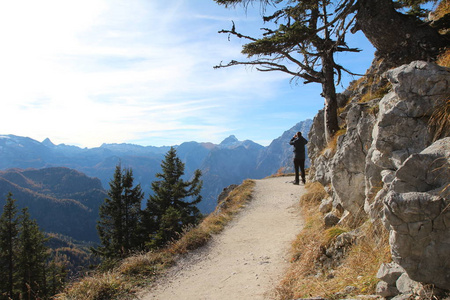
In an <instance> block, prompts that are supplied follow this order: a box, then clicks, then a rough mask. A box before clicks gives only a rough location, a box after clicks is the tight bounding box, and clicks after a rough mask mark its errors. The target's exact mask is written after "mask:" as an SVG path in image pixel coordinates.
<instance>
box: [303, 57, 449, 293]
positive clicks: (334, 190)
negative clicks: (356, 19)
mask: <svg viewBox="0 0 450 300" xmlns="http://www.w3.org/2000/svg"><path fill="white" fill-rule="evenodd" d="M449 85H450V69H449V68H445V67H440V66H438V65H435V64H432V63H427V62H423V61H414V62H412V63H410V64H408V65H403V66H400V67H398V68H395V69H389V66H387V65H384V63H383V62H379V61H374V63H373V65H372V66H371V68H370V69H369V70H368V72H367V74H366V76H365V77H363V79H361V80H359V81H358V82H355V83H353V84H352V85H351V87H350V88H349V89H347V90H346V91H345V92H344V93H342V94H341V95H340V97H339V106H340V110H339V111H340V123H341V124H340V125H341V130H340V131H339V132H338V133H337V134H336V137H335V140H334V141H325V135H324V128H323V123H324V122H323V112H319V114H318V115H317V116H316V118H315V119H314V122H313V125H312V128H311V131H310V134H309V140H310V145H309V148H308V152H309V157H310V159H311V172H310V177H311V178H310V179H311V180H317V181H319V182H320V183H321V184H323V185H324V186H325V187H326V189H327V191H328V193H329V195H330V198H331V199H330V198H329V199H324V200H323V203H324V205H323V206H322V207H327V205H325V203H329V202H332V206H330V205H328V207H329V208H328V209H324V210H323V212H324V213H328V214H333V215H334V216H336V217H337V218H336V222H337V221H338V220H339V224H345V225H346V226H350V227H351V228H357V227H358V226H359V225H360V224H362V222H364V221H366V220H368V219H370V220H371V221H372V222H376V221H381V222H379V223H380V224H381V223H382V224H384V226H385V227H386V228H387V230H388V231H389V235H390V238H389V243H390V247H391V254H392V260H393V263H391V264H388V265H383V266H382V268H380V272H379V278H381V279H382V281H381V282H380V283H379V287H378V292H379V293H380V294H381V295H383V296H385V297H389V296H394V295H395V294H398V293H413V292H418V290H420V289H421V287H422V286H423V284H429V285H430V284H431V285H433V286H434V287H435V288H440V289H443V290H449V289H450V255H449V253H450V197H449V194H450V192H449V186H450V185H449V184H450V138H449V137H446V136H448V128H447V129H445V128H444V130H439V131H436V126H437V127H439V125H440V124H434V125H433V124H431V122H430V119H432V115H433V114H434V113H436V112H441V113H442V109H443V108H444V106H445V105H447V106H448V102H449V100H448V99H449V96H450V93H449ZM447 114H448V113H447ZM444 118H446V119H447V122H448V118H449V116H448V115H447V116H446V117H444ZM441 129H442V128H441ZM436 132H437V133H436ZM399 270H400V271H399ZM387 274H388V275H387ZM405 278H406V279H407V283H406V284H405V283H404V282H405ZM402 283H403V284H402Z"/></svg>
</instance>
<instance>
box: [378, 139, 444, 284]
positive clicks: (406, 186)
mask: <svg viewBox="0 0 450 300" xmlns="http://www.w3.org/2000/svg"><path fill="white" fill-rule="evenodd" d="M449 178H450V138H445V139H442V140H439V141H437V142H435V143H434V144H433V145H431V146H430V147H428V148H427V149H425V150H424V151H422V152H420V153H419V154H414V155H411V156H410V157H409V158H408V159H407V160H406V161H405V162H404V164H403V165H402V166H401V167H400V168H399V169H398V170H397V172H396V177H395V179H394V180H393V183H392V185H391V191H390V192H389V193H388V195H387V196H386V198H385V200H384V201H385V202H384V203H385V207H384V215H385V218H386V219H387V222H386V223H388V224H389V225H390V226H389V229H390V244H391V252H392V258H393V260H394V261H395V262H397V263H398V264H399V265H401V266H402V267H403V268H404V269H405V270H406V271H407V273H408V275H409V277H410V278H411V279H413V280H415V281H420V282H425V283H433V284H435V285H436V286H437V287H440V288H443V289H448V287H450V256H449V251H450V250H449V249H450V199H449V197H448V193H449V191H448V190H447V189H446V188H447V187H448V184H449Z"/></svg>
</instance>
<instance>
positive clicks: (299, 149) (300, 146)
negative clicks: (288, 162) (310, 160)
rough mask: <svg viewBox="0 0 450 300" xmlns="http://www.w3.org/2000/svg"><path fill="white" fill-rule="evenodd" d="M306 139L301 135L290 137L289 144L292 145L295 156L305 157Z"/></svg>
mask: <svg viewBox="0 0 450 300" xmlns="http://www.w3.org/2000/svg"><path fill="white" fill-rule="evenodd" d="M307 143H308V141H307V140H306V139H305V138H304V137H303V136H299V137H297V138H292V139H291V141H290V142H289V144H291V145H292V146H294V155H295V158H298V159H305V145H306V144H307Z"/></svg>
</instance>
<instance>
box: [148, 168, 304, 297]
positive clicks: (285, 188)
mask: <svg viewBox="0 0 450 300" xmlns="http://www.w3.org/2000/svg"><path fill="white" fill-rule="evenodd" d="M292 179H293V177H274V178H266V179H261V180H255V182H256V185H255V188H254V191H253V197H252V200H250V202H249V203H248V204H247V205H246V206H245V207H244V208H242V210H241V211H240V212H239V213H238V214H237V215H236V216H235V217H234V220H232V221H231V222H230V223H229V224H228V225H227V226H226V227H225V229H224V230H223V231H222V232H221V233H219V234H218V235H215V236H213V238H212V239H211V240H210V241H209V242H208V244H207V245H206V246H205V247H202V248H200V249H197V250H195V251H192V252H191V253H189V254H187V255H186V256H185V257H183V258H181V259H180V260H178V261H177V263H176V265H175V266H174V267H172V268H171V269H169V271H168V272H167V274H165V275H163V276H162V277H161V278H160V279H158V280H157V281H156V283H155V284H154V285H153V286H151V287H150V289H149V290H148V291H147V292H146V293H145V294H143V295H142V296H141V298H140V299H141V300H155V299H157V300H180V299H185V300H206V299H208V300H220V299H227V300H228V299H252V300H257V299H273V291H274V288H275V287H276V286H277V285H278V283H279V281H280V280H281V278H282V276H283V275H284V272H285V271H286V268H287V267H288V265H289V262H288V260H289V249H290V245H291V242H292V241H293V240H294V239H295V236H296V235H297V234H298V233H299V232H300V230H301V228H302V226H303V225H302V221H301V218H300V215H299V207H298V205H299V204H298V203H299V199H300V196H301V195H302V194H303V193H304V191H305V189H304V186H302V185H300V186H298V185H293V184H292Z"/></svg>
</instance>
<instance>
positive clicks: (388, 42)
mask: <svg viewBox="0 0 450 300" xmlns="http://www.w3.org/2000/svg"><path fill="white" fill-rule="evenodd" d="M356 19H357V23H356V26H355V28H354V29H353V30H352V32H355V31H357V30H359V29H361V30H362V31H363V32H364V34H365V36H366V37H367V38H368V39H369V41H370V42H371V43H372V45H373V46H374V47H375V48H376V49H377V50H378V51H377V55H378V56H380V57H383V58H386V59H388V60H389V61H390V62H392V63H394V64H395V65H401V64H404V63H409V62H411V61H413V60H433V59H434V58H436V56H437V55H438V54H439V51H440V50H441V48H443V47H446V46H447V45H448V40H446V38H444V37H443V36H441V35H440V34H439V33H438V32H437V31H436V30H435V29H434V28H432V27H430V26H428V25H427V24H425V23H423V22H422V21H420V20H418V19H417V18H416V17H413V16H408V15H404V14H401V13H398V12H397V11H396V10H395V9H394V6H393V2H392V0H359V1H358V12H357V14H356Z"/></svg>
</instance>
